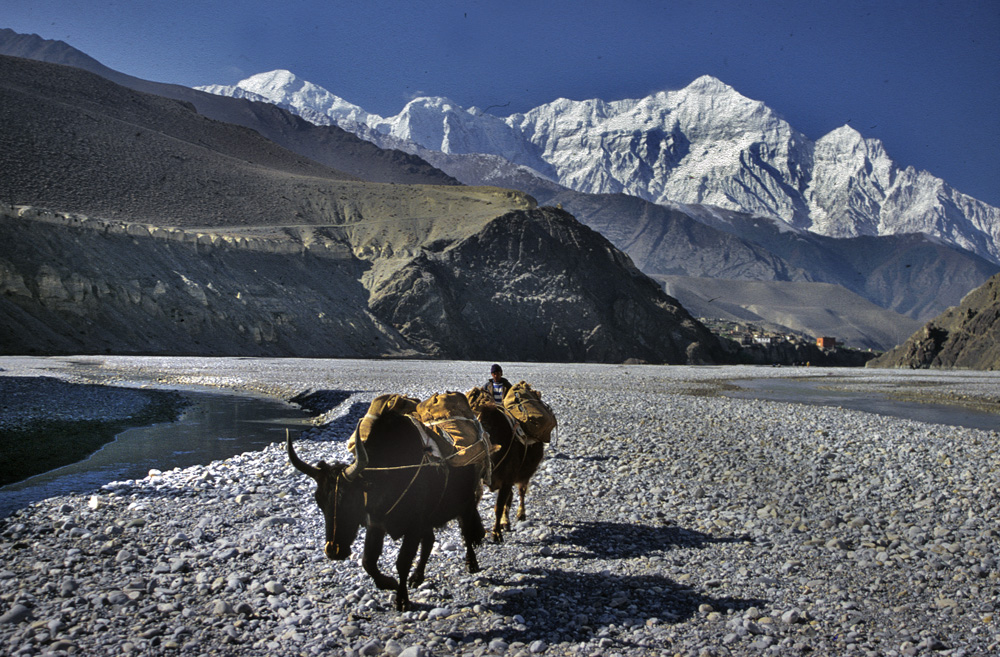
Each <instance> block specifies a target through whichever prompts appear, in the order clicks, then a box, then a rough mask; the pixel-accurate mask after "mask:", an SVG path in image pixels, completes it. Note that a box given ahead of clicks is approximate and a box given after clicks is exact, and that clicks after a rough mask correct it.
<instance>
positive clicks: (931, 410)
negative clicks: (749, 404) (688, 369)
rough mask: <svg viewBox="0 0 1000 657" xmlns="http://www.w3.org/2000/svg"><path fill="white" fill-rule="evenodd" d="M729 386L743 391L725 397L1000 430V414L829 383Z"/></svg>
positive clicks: (758, 382)
mask: <svg viewBox="0 0 1000 657" xmlns="http://www.w3.org/2000/svg"><path fill="white" fill-rule="evenodd" d="M729 383H732V384H733V385H737V386H739V387H740V389H739V390H727V391H725V392H724V393H722V394H723V395H724V396H726V397H733V398H737V399H763V400H768V401H778V402H790V403H794V404H815V405H818V406H834V407H840V408H849V409H851V410H855V411H864V412H866V413H876V414H878V415H888V416H890V417H899V418H906V419H910V420H916V421H918V422H927V423H929V424H947V425H951V426H956V427H967V428H969V429H983V430H986V431H1000V413H988V412H986V411H978V410H974V409H969V408H965V407H962V406H958V405H955V404H935V403H925V402H911V401H902V400H899V399H894V398H892V397H890V396H888V395H885V394H882V393H879V392H872V391H867V390H862V389H854V390H836V389H832V388H831V387H830V383H829V382H826V381H822V380H809V379H783V378H772V379H743V380H731V381H729ZM998 410H1000V409H998Z"/></svg>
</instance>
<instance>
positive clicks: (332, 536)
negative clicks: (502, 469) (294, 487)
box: [287, 402, 486, 611]
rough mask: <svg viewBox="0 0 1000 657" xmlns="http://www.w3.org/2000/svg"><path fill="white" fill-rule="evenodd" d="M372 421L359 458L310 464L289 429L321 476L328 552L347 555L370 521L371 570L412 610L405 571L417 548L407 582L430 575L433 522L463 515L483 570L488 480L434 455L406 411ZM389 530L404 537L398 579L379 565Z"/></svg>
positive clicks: (470, 554)
mask: <svg viewBox="0 0 1000 657" xmlns="http://www.w3.org/2000/svg"><path fill="white" fill-rule="evenodd" d="M373 404H374V402H373ZM366 421H368V422H369V424H368V425H367V429H368V431H367V440H362V438H361V437H360V436H356V439H355V440H354V447H353V451H354V459H355V460H354V463H351V464H347V463H333V464H327V463H324V462H323V461H320V462H319V463H318V464H317V465H309V464H308V463H305V462H304V461H302V459H300V458H299V457H298V456H297V455H296V454H295V450H294V449H293V447H292V439H291V436H289V437H288V440H287V447H288V458H289V460H290V461H291V463H292V465H293V466H295V468H296V469H297V470H299V471H301V472H304V473H305V474H307V475H309V476H310V477H312V478H313V479H314V480H315V481H316V503H317V504H318V505H319V507H320V509H322V511H323V517H324V519H325V523H326V547H325V549H324V552H325V553H326V556H327V557H329V558H330V559H335V560H343V559H347V558H348V557H349V556H350V553H351V544H352V543H353V542H354V539H355V538H356V537H357V535H358V530H359V528H360V527H361V524H362V523H364V525H365V528H366V533H365V545H364V554H363V557H362V565H363V566H364V569H365V572H367V573H368V574H369V575H370V576H371V578H372V579H373V580H374V582H375V585H376V586H377V587H378V588H380V589H386V590H394V591H396V609H397V610H399V611H406V610H407V609H409V608H410V601H409V596H408V594H407V575H409V572H410V568H411V566H412V565H413V560H414V558H415V557H416V554H417V550H418V549H419V550H420V558H419V560H418V561H417V566H416V568H415V569H414V571H413V574H412V575H409V583H410V585H412V586H417V585H419V584H420V583H421V582H422V581H423V580H424V569H425V567H426V565H427V558H428V557H429V556H430V552H431V548H432V546H433V545H434V529H435V528H439V527H443V526H444V525H445V524H447V523H448V521H450V520H452V519H455V518H457V519H458V523H459V527H460V528H461V532H462V538H463V539H464V541H465V551H466V564H467V566H468V569H469V572H470V573H474V572H478V571H479V563H478V561H477V560H476V552H475V547H476V546H477V545H479V544H480V543H481V542H482V540H483V538H484V537H485V535H486V530H485V528H484V527H483V521H482V519H481V518H480V517H479V511H478V509H477V508H476V505H477V503H478V501H479V499H480V496H481V492H482V484H481V482H480V479H479V474H478V471H477V469H476V467H475V466H462V467H453V466H451V465H448V464H447V463H446V462H445V461H444V460H442V459H441V458H438V457H436V456H434V455H433V454H432V452H431V450H430V447H429V446H428V445H427V444H426V443H425V441H424V438H423V437H422V433H421V431H420V429H418V428H417V426H416V425H415V424H414V423H413V421H412V420H411V419H410V418H409V417H407V416H406V415H403V414H400V413H396V412H391V411H389V412H382V413H381V414H379V415H378V416H377V417H372V416H371V415H369V416H366ZM386 534H388V535H389V536H391V537H392V538H393V539H395V540H398V539H400V538H402V541H403V542H402V545H401V546H400V549H399V556H398V557H397V559H396V573H397V575H398V580H397V579H394V578H392V577H389V576H388V575H383V574H382V573H381V572H380V571H379V569H378V559H379V556H380V555H381V554H382V546H383V542H384V540H385V535H386Z"/></svg>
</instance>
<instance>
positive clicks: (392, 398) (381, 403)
mask: <svg viewBox="0 0 1000 657" xmlns="http://www.w3.org/2000/svg"><path fill="white" fill-rule="evenodd" d="M418 403H420V400H418V399H413V398H412V397H407V396H406V395H397V394H391V395H379V396H378V397H376V398H375V399H373V400H372V403H371V404H369V405H368V412H367V413H365V416H364V417H363V418H361V422H359V423H358V427H357V428H356V429H355V430H354V433H352V434H351V437H350V438H348V439H347V448H348V449H350V450H351V451H354V441H355V440H357V439H358V438H359V437H360V438H361V441H362V442H364V441H366V440H368V434H369V433H370V432H371V428H372V424H374V422H375V420H377V419H378V417H379V416H380V415H382V414H383V413H396V414H397V415H411V414H412V413H413V412H414V411H415V410H416V409H417V404H418Z"/></svg>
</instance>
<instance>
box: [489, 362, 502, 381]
mask: <svg viewBox="0 0 1000 657" xmlns="http://www.w3.org/2000/svg"><path fill="white" fill-rule="evenodd" d="M490 376H492V377H493V379H494V380H497V379H499V378H500V377H502V376H503V368H502V367H500V366H499V365H498V364H496V363H493V367H491V368H490Z"/></svg>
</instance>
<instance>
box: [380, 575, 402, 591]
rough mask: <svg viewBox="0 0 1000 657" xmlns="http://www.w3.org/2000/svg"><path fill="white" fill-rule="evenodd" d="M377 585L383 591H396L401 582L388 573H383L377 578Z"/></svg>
mask: <svg viewBox="0 0 1000 657" xmlns="http://www.w3.org/2000/svg"><path fill="white" fill-rule="evenodd" d="M375 586H377V587H378V588H380V589H382V590H383V591H395V590H397V589H398V588H399V582H397V581H396V580H395V579H393V578H392V577H389V576H388V575H383V576H382V577H380V578H378V579H376V580H375Z"/></svg>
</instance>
